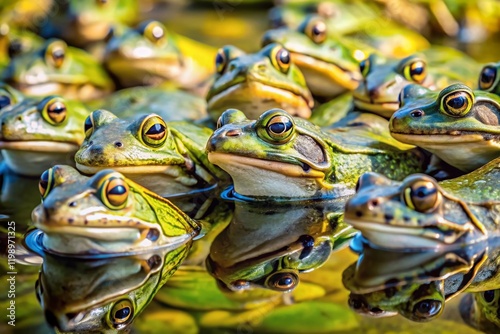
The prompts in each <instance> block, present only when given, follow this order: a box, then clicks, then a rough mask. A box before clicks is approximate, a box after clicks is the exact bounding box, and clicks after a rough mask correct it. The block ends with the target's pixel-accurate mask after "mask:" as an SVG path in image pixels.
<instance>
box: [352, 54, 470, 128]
mask: <svg viewBox="0 0 500 334" xmlns="http://www.w3.org/2000/svg"><path fill="white" fill-rule="evenodd" d="M359 68H360V71H361V74H362V75H363V80H362V81H361V83H360V85H359V86H358V87H357V89H356V90H355V91H354V92H353V102H354V106H355V109H356V110H362V111H367V112H372V113H376V114H378V115H381V116H382V117H385V118H387V119H389V118H390V117H391V116H392V114H394V112H395V111H396V110H398V108H399V95H400V92H401V90H402V89H403V88H404V87H405V86H406V85H408V84H412V83H414V84H419V85H421V86H425V87H427V88H429V89H432V90H441V89H443V88H445V87H447V86H449V85H450V84H453V83H459V82H461V83H464V84H469V85H472V84H474V82H475V81H476V80H477V73H478V68H479V64H478V63H477V62H476V61H474V60H473V59H472V58H470V57H468V56H466V55H465V54H463V53H462V52H460V51H458V50H455V49H452V48H447V47H440V46H433V47H432V48H429V49H427V50H424V51H422V52H419V53H415V54H412V55H409V56H407V57H404V58H402V59H401V58H388V57H384V56H382V55H379V54H376V53H374V54H371V55H370V56H369V57H368V58H366V59H364V60H362V61H361V62H360V63H359Z"/></svg>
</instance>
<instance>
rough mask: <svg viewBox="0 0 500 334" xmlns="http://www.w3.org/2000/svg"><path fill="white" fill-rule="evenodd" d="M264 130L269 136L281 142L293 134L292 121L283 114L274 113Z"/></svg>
mask: <svg viewBox="0 0 500 334" xmlns="http://www.w3.org/2000/svg"><path fill="white" fill-rule="evenodd" d="M266 130H267V134H268V135H269V137H271V138H272V139H273V140H275V141H277V142H280V143H283V142H285V141H286V140H287V139H289V138H290V136H291V135H292V134H293V121H292V119H291V118H289V117H287V116H285V115H276V116H274V117H272V118H271V119H270V120H269V122H268V123H267V126H266Z"/></svg>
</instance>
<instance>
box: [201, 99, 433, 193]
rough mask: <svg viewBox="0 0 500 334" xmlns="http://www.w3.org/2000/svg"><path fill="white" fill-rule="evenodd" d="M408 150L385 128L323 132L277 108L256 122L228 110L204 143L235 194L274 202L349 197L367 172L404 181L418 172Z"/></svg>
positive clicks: (416, 160)
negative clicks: (227, 178)
mask: <svg viewBox="0 0 500 334" xmlns="http://www.w3.org/2000/svg"><path fill="white" fill-rule="evenodd" d="M374 116H375V115H374ZM375 117H377V116H375ZM412 148H413V147H412V146H407V145H401V144H400V143H399V142H397V141H396V140H394V139H392V138H390V135H389V133H388V129H387V128H386V127H380V128H379V127H371V126H370V125H369V124H365V123H362V122H357V123H354V124H353V125H351V126H346V127H338V128H334V129H329V130H321V129H320V128H319V127H318V126H316V125H314V124H312V123H310V122H308V121H307V120H304V119H302V118H299V117H293V116H291V115H290V114H289V113H287V112H286V111H284V110H281V109H271V110H268V111H266V112H264V113H263V114H262V115H261V116H260V117H259V118H258V119H257V120H249V119H247V118H246V117H245V115H244V114H243V112H242V111H240V110H236V109H231V110H227V111H226V112H224V113H223V114H222V115H221V117H220V118H219V121H218V128H217V130H215V132H214V133H213V135H212V136H211V137H210V139H209V141H208V143H207V152H208V159H209V160H210V161H211V162H212V163H213V164H215V165H218V166H220V167H221V168H222V169H224V170H225V171H226V172H228V173H229V174H230V175H231V177H232V179H233V182H234V190H235V192H236V193H238V194H240V195H244V196H251V197H277V198H281V197H283V198H311V197H322V196H324V195H327V194H328V195H329V196H334V197H341V196H347V195H351V194H353V193H354V186H355V184H356V181H357V179H358V177H359V175H361V174H362V173H363V172H365V171H379V172H384V173H386V174H387V175H393V176H394V177H395V178H398V179H402V178H404V177H405V176H407V175H409V174H412V173H415V172H418V171H422V167H423V163H424V162H423V160H422V159H421V156H420V155H419V154H418V153H417V152H416V151H415V150H413V149H412Z"/></svg>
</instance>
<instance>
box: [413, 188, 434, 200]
mask: <svg viewBox="0 0 500 334" xmlns="http://www.w3.org/2000/svg"><path fill="white" fill-rule="evenodd" d="M434 193H436V188H427V187H418V188H417V190H416V191H415V196H416V197H418V198H425V197H427V196H429V195H432V194H434Z"/></svg>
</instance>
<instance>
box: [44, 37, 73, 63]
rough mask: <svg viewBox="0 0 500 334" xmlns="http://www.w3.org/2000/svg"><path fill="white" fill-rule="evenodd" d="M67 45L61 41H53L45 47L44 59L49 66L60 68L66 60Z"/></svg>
mask: <svg viewBox="0 0 500 334" xmlns="http://www.w3.org/2000/svg"><path fill="white" fill-rule="evenodd" d="M67 47H68V46H67V44H66V43H65V42H63V41H59V40H58V41H55V42H52V43H50V44H49V45H48V46H47V50H46V51H45V59H46V60H47V62H48V63H49V64H52V66H54V67H55V68H60V67H62V66H63V64H64V59H65V58H66V49H67Z"/></svg>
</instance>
